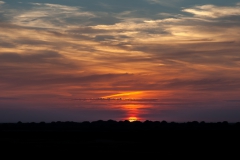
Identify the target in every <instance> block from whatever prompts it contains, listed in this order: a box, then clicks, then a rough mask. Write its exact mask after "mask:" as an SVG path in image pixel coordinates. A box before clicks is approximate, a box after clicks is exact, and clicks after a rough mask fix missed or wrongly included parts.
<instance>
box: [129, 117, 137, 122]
mask: <svg viewBox="0 0 240 160" xmlns="http://www.w3.org/2000/svg"><path fill="white" fill-rule="evenodd" d="M137 120H138V119H137V117H129V118H128V121H129V122H135V121H137Z"/></svg>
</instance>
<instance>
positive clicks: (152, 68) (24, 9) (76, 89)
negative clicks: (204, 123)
mask: <svg viewBox="0 0 240 160" xmlns="http://www.w3.org/2000/svg"><path fill="white" fill-rule="evenodd" d="M26 1H27V0H25V1H24V2H22V3H21V4H18V7H16V6H15V5H14V4H13V2H11V3H10V2H6V3H5V4H4V7H1V12H0V18H1V22H0V88H1V90H2V94H1V93H0V97H10V98H11V97H16V98H20V99H27V98H28V97H31V98H33V99H34V98H36V99H38V100H39V99H40V100H39V101H41V100H42V99H45V98H46V99H48V98H53V99H54V100H56V99H58V98H61V99H62V98H66V97H67V98H68V97H71V98H79V97H86V98H89V97H90V98H91V97H93V98H94V97H104V96H109V95H119V94H128V93H141V96H143V97H150V98H151V97H154V98H160V99H161V98H162V99H164V100H165V99H168V100H169V99H181V100H183V99H184V101H189V103H190V102H191V104H192V105H193V106H194V104H195V102H197V101H203V100H206V103H207V101H218V100H219V99H221V100H222V99H232V98H233V99H237V98H238V97H237V96H236V95H237V94H236V93H238V92H239V91H240V84H239V82H240V77H239V72H240V69H239V68H240V56H239V46H240V38H239V37H240V32H239V30H240V27H239V26H240V21H239V15H240V13H239V10H240V9H239V3H238V4H237V2H236V3H234V4H233V3H232V4H230V3H229V4H228V5H223V4H222V5H220V4H218V3H217V2H216V3H215V2H214V3H211V2H207V3H205V4H203V3H204V2H205V1H201V3H200V2H199V3H198V4H193V1H188V0H186V1H177V0H173V1H168V2H166V1H160V0H148V1H146V0H139V1H138V2H139V3H137V4H136V5H135V3H136V1H131V3H129V5H130V6H133V7H132V8H131V7H129V5H126V4H125V3H124V2H125V1H121V2H120V1H113V0H111V1H109V0H106V1H104V3H103V2H102V3H100V2H99V3H95V1H94V3H93V1H88V2H86V3H82V2H80V1H71V2H65V1H64V2H61V4H60V2H54V3H55V4H54V3H53V2H52V1H49V3H40V2H41V1H39V2H38V3H29V2H28V3H26ZM1 2H2V3H1ZM187 2H188V3H187ZM212 2H213V1H212ZM58 3H59V4H58ZM224 3H225V2H224ZM0 4H3V1H0ZM75 4H78V5H75ZM156 4H159V5H156ZM163 6H164V7H163ZM183 6H184V8H182V7H183ZM155 7H156V8H155ZM3 93H4V94H3ZM226 94H227V95H226ZM0 99H1V98H0ZM2 99H4V98H2ZM56 101H57V100H56ZM166 101H167V100H166ZM174 102H175V101H174ZM174 102H173V103H174ZM64 103H65V102H64ZM204 103H205V102H204ZM184 104H185V103H184ZM74 105H77V104H74ZM155 107H156V106H155ZM161 107H162V106H158V107H156V108H161ZM156 108H155V109H156ZM148 109H149V108H148ZM159 110H161V109H159Z"/></svg>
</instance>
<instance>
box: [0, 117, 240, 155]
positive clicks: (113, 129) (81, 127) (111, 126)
mask: <svg viewBox="0 0 240 160" xmlns="http://www.w3.org/2000/svg"><path fill="white" fill-rule="evenodd" d="M211 131H215V132H211ZM222 131H234V132H231V133H236V132H235V131H240V122H237V123H228V122H226V121H225V122H217V123H207V122H197V121H193V122H185V123H176V122H166V121H161V122H160V121H148V120H147V121H144V122H140V121H135V122H129V121H127V120H125V121H114V120H108V121H102V120H99V121H93V122H88V121H85V122H60V121H59V122H51V123H45V122H40V123H34V122H32V123H22V122H18V123H1V124H0V134H1V136H0V144H1V145H2V146H4V148H5V149H14V148H15V149H18V148H26V149H33V148H35V149H49V150H51V149H53V148H54V149H58V150H59V151H61V150H66V149H68V150H69V149H70V150H71V149H76V148H78V149H81V151H89V150H91V151H94V152H109V151H111V152H159V147H160V146H162V145H163V146H164V145H169V144H174V145H173V146H171V147H175V148H177V147H179V148H181V145H182V144H185V143H186V140H188V142H190V144H191V143H192V144H201V143H203V142H206V141H204V140H202V139H203V138H204V137H210V138H208V139H211V140H210V141H207V143H208V145H211V143H212V144H213V143H214V144H217V143H219V136H216V135H218V134H221V133H223V132H222ZM224 133H225V132H224ZM200 134H201V136H200ZM233 137H234V134H231V136H228V138H227V139H225V143H228V142H230V141H231V138H233ZM205 140H206V139H205ZM232 142H236V143H237V139H236V138H235V139H234V140H233V141H232ZM221 143H224V138H223V137H222V138H221ZM204 145H206V144H204ZM156 146H158V147H156Z"/></svg>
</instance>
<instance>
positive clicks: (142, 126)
mask: <svg viewBox="0 0 240 160" xmlns="http://www.w3.org/2000/svg"><path fill="white" fill-rule="evenodd" d="M134 130H136V131H144V130H148V131H157V130H166V131H168V130H170V131H171V130H240V122H236V123H228V122H227V121H223V122H215V123H214V122H211V123H207V122H204V121H202V122H198V121H192V122H185V123H176V122H166V121H161V122H160V121H149V120H146V121H144V122H141V121H134V122H129V121H128V120H125V121H114V120H108V121H103V120H98V121H93V122H89V121H84V122H72V121H67V122H61V121H57V122H51V123H46V122H40V123H35V122H31V123H22V122H21V121H19V122H18V123H0V132H7V131H83V132H84V131H134Z"/></svg>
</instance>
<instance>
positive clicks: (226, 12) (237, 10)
mask: <svg viewBox="0 0 240 160" xmlns="http://www.w3.org/2000/svg"><path fill="white" fill-rule="evenodd" d="M183 11H184V12H188V13H191V14H194V15H195V16H196V17H208V18H221V17H228V16H240V7H239V4H237V5H236V6H233V7H231V6H229V7H227V6H215V5H203V6H195V7H193V8H187V9H184V10H183Z"/></svg>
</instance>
